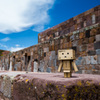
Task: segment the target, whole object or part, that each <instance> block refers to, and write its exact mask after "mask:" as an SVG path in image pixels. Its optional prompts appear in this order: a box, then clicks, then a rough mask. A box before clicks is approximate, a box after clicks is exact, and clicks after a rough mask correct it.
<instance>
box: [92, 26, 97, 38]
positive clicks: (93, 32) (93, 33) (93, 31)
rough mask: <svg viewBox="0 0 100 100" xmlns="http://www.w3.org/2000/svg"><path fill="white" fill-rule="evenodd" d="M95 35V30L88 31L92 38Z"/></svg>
mask: <svg viewBox="0 0 100 100" xmlns="http://www.w3.org/2000/svg"><path fill="white" fill-rule="evenodd" d="M96 34H97V30H96V29H95V28H94V29H92V30H91V31H90V35H91V36H94V35H96Z"/></svg>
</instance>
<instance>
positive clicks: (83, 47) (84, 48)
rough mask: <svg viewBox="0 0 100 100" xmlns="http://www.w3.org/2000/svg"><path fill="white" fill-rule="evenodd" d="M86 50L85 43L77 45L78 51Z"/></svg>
mask: <svg viewBox="0 0 100 100" xmlns="http://www.w3.org/2000/svg"><path fill="white" fill-rule="evenodd" d="M86 50H87V45H81V46H79V47H78V51H80V52H83V51H86Z"/></svg>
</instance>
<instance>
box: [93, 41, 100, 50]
mask: <svg viewBox="0 0 100 100" xmlns="http://www.w3.org/2000/svg"><path fill="white" fill-rule="evenodd" d="M94 49H95V50H96V49H100V41H99V42H96V43H94Z"/></svg>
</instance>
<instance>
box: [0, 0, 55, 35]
mask: <svg viewBox="0 0 100 100" xmlns="http://www.w3.org/2000/svg"><path fill="white" fill-rule="evenodd" d="M54 1H55V0H0V32H2V33H5V34H9V33H12V32H21V31H24V30H26V29H28V28H29V27H32V26H33V27H38V26H40V25H42V26H44V24H46V23H48V22H49V20H50V18H49V15H48V10H49V9H50V8H51V7H52V6H53V4H54ZM43 28H44V27H43ZM33 30H34V29H33Z"/></svg>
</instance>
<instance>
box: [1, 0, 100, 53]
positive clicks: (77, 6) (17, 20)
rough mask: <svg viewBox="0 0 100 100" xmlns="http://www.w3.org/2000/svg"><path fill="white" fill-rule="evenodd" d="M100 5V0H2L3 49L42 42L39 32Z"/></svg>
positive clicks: (11, 49) (12, 49)
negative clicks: (39, 40) (39, 38)
mask: <svg viewBox="0 0 100 100" xmlns="http://www.w3.org/2000/svg"><path fill="white" fill-rule="evenodd" d="M97 5H100V0H0V49H3V50H9V51H12V52H14V51H17V50H20V49H24V48H27V47H29V46H32V45H35V44H38V34H39V33H40V32H43V31H44V30H46V29H48V28H50V27H53V26H55V25H57V24H60V23H62V22H64V21H66V20H68V19H70V18H72V17H74V16H76V15H79V14H81V13H83V12H85V11H87V10H89V9H91V8H93V7H96V6H97Z"/></svg>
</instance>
